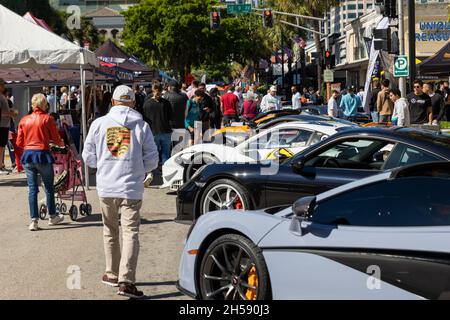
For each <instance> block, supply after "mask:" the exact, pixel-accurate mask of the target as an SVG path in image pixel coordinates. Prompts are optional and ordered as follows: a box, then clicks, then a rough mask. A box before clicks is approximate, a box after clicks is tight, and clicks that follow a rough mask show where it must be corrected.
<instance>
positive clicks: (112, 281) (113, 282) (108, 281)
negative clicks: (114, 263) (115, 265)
mask: <svg viewBox="0 0 450 320" xmlns="http://www.w3.org/2000/svg"><path fill="white" fill-rule="evenodd" d="M102 282H103V283H104V284H106V285H108V286H111V287H118V286H119V281H118V280H117V279H113V278H109V277H108V276H107V275H106V274H104V275H103V278H102Z"/></svg>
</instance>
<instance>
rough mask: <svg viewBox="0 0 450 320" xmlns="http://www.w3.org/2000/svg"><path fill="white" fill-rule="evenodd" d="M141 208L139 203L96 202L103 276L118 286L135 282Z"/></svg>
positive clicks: (116, 200)
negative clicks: (100, 236) (103, 259)
mask: <svg viewBox="0 0 450 320" xmlns="http://www.w3.org/2000/svg"><path fill="white" fill-rule="evenodd" d="M141 207H142V200H128V199H120V198H100V208H101V211H102V218H103V242H104V247H105V258H106V275H107V276H108V277H109V278H112V279H118V280H119V282H129V283H135V282H136V267H137V261H138V256H139V226H140V223H141V218H140V215H139V210H140V209H141ZM119 212H120V213H121V220H120V223H121V226H122V252H121V250H120V238H119Z"/></svg>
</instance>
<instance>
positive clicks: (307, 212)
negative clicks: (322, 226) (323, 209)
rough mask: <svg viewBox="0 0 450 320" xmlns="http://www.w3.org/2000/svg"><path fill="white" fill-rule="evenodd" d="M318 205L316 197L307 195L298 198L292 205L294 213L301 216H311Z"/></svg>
mask: <svg viewBox="0 0 450 320" xmlns="http://www.w3.org/2000/svg"><path fill="white" fill-rule="evenodd" d="M315 207H316V197H315V196H307V197H303V198H300V199H298V200H297V201H295V202H294V204H293V206H292V211H293V213H294V214H295V215H296V216H297V217H300V218H310V217H311V216H312V215H313V213H314V208H315Z"/></svg>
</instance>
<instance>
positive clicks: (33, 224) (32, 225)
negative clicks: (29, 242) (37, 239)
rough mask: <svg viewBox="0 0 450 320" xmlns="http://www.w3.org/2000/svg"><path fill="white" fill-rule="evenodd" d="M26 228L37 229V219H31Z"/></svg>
mask: <svg viewBox="0 0 450 320" xmlns="http://www.w3.org/2000/svg"><path fill="white" fill-rule="evenodd" d="M28 229H29V230H30V231H38V230H39V227H38V221H37V220H32V221H31V223H30V226H29V227H28Z"/></svg>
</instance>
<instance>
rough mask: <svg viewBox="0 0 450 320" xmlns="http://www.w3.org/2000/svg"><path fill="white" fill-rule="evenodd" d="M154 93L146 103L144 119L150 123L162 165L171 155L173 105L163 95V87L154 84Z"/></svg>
mask: <svg viewBox="0 0 450 320" xmlns="http://www.w3.org/2000/svg"><path fill="white" fill-rule="evenodd" d="M152 91H153V95H152V97H151V98H150V99H147V100H146V101H145V103H144V120H145V121H146V122H147V123H148V124H149V125H150V128H151V129H152V133H153V136H154V139H155V143H156V146H157V148H158V153H159V160H160V163H161V165H163V164H164V162H166V160H167V159H169V157H170V146H171V135H172V127H171V125H170V121H171V119H172V106H171V105H170V102H169V101H167V100H166V99H164V98H163V97H162V87H161V85H160V84H154V85H153V88H152Z"/></svg>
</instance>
